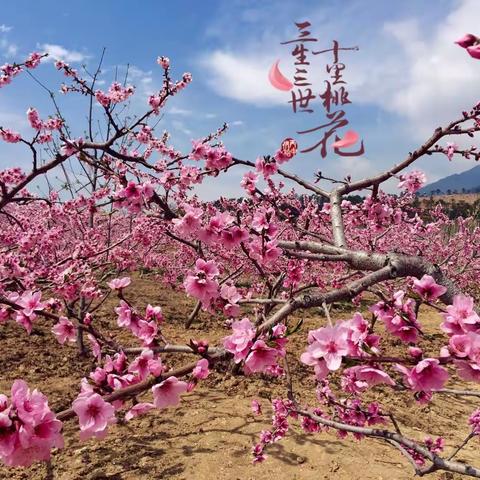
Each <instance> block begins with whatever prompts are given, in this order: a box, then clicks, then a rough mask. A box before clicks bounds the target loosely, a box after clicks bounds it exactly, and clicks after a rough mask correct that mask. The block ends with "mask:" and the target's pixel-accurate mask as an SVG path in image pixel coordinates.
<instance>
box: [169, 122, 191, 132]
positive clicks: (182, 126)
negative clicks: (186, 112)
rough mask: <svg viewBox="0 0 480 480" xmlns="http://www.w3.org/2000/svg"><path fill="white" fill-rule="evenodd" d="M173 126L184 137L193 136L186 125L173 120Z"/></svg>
mask: <svg viewBox="0 0 480 480" xmlns="http://www.w3.org/2000/svg"><path fill="white" fill-rule="evenodd" d="M172 126H173V128H174V129H175V130H177V131H178V132H182V133H183V134H184V135H188V136H190V135H191V134H192V131H191V130H190V129H189V128H187V127H186V126H185V124H184V123H183V122H181V121H180V120H173V121H172Z"/></svg>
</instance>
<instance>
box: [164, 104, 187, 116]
mask: <svg viewBox="0 0 480 480" xmlns="http://www.w3.org/2000/svg"><path fill="white" fill-rule="evenodd" d="M167 113H171V114H172V115H182V116H186V117H189V116H190V115H192V114H193V112H192V110H188V109H186V108H178V107H175V106H173V107H171V108H169V109H168V111H167Z"/></svg>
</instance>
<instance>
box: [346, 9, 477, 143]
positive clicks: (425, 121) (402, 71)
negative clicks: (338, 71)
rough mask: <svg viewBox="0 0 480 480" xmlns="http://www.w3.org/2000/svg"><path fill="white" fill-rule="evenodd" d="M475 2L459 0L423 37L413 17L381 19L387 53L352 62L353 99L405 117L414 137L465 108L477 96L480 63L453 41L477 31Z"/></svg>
mask: <svg viewBox="0 0 480 480" xmlns="http://www.w3.org/2000/svg"><path fill="white" fill-rule="evenodd" d="M478 6H479V5H478V1H477V0H462V1H461V2H459V3H458V4H457V7H456V8H455V9H454V10H452V12H451V13H450V14H449V15H448V16H446V17H445V19H444V20H443V22H440V23H438V24H437V25H436V27H435V28H434V29H433V32H432V33H431V34H429V35H428V37H427V35H426V33H425V32H426V31H425V29H423V28H422V25H420V24H419V23H418V22H417V21H415V20H414V19H411V20H406V21H405V20H404V21H400V22H390V23H386V24H385V25H384V31H383V36H384V42H385V41H386V42H387V43H389V45H390V47H391V49H390V52H388V51H386V52H385V51H384V52H383V56H382V57H375V56H372V57H373V58H371V59H369V62H368V64H367V65H362V64H355V65H352V68H353V70H354V74H353V75H352V78H353V81H352V82H351V85H352V88H351V89H352V92H354V93H355V98H356V101H357V102H365V103H371V104H376V105H378V106H380V107H382V108H383V109H385V110H387V111H390V112H394V113H397V114H400V115H402V116H404V117H406V118H407V119H408V120H409V124H410V127H411V128H410V131H411V133H412V134H413V135H414V136H415V137H416V138H417V139H421V138H424V137H425V136H426V135H428V134H429V133H431V132H432V130H433V129H434V128H436V127H438V126H440V125H442V124H443V123H445V122H448V121H449V120H452V119H453V118H458V117H459V116H460V114H461V111H462V110H466V109H470V108H471V107H472V106H473V105H474V104H475V103H476V102H477V101H478V100H479V99H480V94H479V88H478V83H479V78H480V62H479V61H478V60H474V59H472V58H471V57H470V56H469V55H468V54H467V52H466V51H465V50H463V49H461V48H460V47H459V46H458V45H455V44H454V41H455V40H456V39H457V38H459V37H461V36H463V34H464V33H467V32H472V33H478V25H479V24H480V9H479V8H478ZM392 41H393V44H392V43H391V42H392ZM373 60H374V61H375V62H373Z"/></svg>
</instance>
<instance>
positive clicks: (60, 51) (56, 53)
mask: <svg viewBox="0 0 480 480" xmlns="http://www.w3.org/2000/svg"><path fill="white" fill-rule="evenodd" d="M39 48H40V50H42V51H43V52H47V53H48V54H49V56H50V60H51V61H54V60H63V61H64V62H68V63H82V62H84V61H85V60H88V59H89V58H90V55H87V54H86V53H82V52H78V51H76V50H68V49H67V48H65V47H62V46H61V45H55V44H52V43H44V44H43V45H39Z"/></svg>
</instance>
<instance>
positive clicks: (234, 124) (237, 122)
mask: <svg viewBox="0 0 480 480" xmlns="http://www.w3.org/2000/svg"><path fill="white" fill-rule="evenodd" d="M230 125H233V126H241V125H245V122H244V121H243V120H234V121H233V122H231V123H230Z"/></svg>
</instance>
